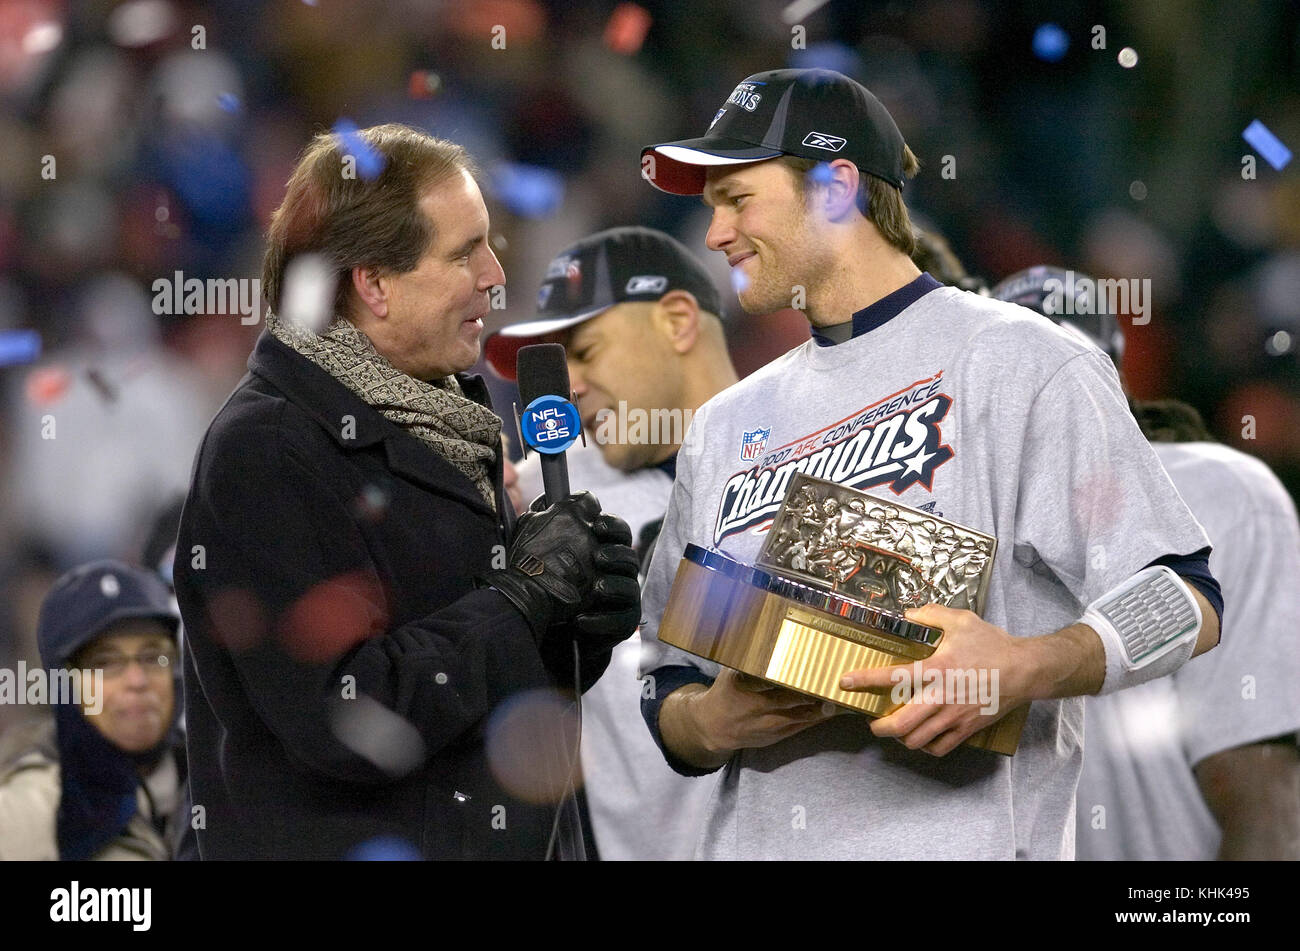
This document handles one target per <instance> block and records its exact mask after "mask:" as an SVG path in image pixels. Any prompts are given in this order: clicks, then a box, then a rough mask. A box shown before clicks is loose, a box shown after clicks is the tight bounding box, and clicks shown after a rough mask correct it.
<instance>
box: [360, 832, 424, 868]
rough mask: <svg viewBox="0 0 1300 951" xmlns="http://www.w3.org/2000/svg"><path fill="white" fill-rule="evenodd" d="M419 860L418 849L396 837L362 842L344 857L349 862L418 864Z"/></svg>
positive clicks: (383, 837)
mask: <svg viewBox="0 0 1300 951" xmlns="http://www.w3.org/2000/svg"><path fill="white" fill-rule="evenodd" d="M420 859H421V856H420V850H419V849H417V848H416V847H415V846H413V845H412V844H411V843H410V842H407V841H406V840H405V839H399V838H397V837H396V836H380V837H379V838H377V839H370V840H369V841H366V842H362V843H361V844H360V845H358V846H357V847H356V848H354V849H353V850H352V851H351V852H349V853H348V854H347V856H346V861H349V862H418V861H420Z"/></svg>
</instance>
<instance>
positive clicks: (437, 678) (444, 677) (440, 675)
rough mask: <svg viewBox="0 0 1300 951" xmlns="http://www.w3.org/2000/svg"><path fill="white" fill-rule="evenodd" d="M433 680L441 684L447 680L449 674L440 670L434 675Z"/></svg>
mask: <svg viewBox="0 0 1300 951" xmlns="http://www.w3.org/2000/svg"><path fill="white" fill-rule="evenodd" d="M433 682H434V683H436V684H438V685H439V686H441V685H442V684H445V683H446V682H447V675H446V674H444V673H443V672H442V671H438V672H437V673H436V674H434V675H433Z"/></svg>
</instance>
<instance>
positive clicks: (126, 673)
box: [122, 657, 149, 690]
mask: <svg viewBox="0 0 1300 951" xmlns="http://www.w3.org/2000/svg"><path fill="white" fill-rule="evenodd" d="M122 683H123V684H125V685H126V686H128V687H130V688H132V689H133V690H143V689H144V688H146V687H148V686H149V674H148V672H147V671H146V670H145V669H144V662H143V661H141V660H140V658H138V657H132V658H131V659H130V660H128V661H127V662H126V669H125V670H123V671H122Z"/></svg>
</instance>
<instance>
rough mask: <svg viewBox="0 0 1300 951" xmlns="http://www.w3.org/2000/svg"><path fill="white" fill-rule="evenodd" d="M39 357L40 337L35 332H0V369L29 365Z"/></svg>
mask: <svg viewBox="0 0 1300 951" xmlns="http://www.w3.org/2000/svg"><path fill="white" fill-rule="evenodd" d="M40 355H41V335H40V334H38V333H37V332H36V331H35V330H0V367H8V366H16V365H17V364H20V363H31V362H32V361H33V360H35V359H36V358H37V357H39V356H40Z"/></svg>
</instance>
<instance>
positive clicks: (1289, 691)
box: [993, 265, 1300, 861]
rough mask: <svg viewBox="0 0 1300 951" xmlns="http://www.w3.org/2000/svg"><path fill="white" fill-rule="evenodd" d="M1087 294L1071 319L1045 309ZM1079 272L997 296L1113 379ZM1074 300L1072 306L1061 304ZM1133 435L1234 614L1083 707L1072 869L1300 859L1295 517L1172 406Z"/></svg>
mask: <svg viewBox="0 0 1300 951" xmlns="http://www.w3.org/2000/svg"><path fill="white" fill-rule="evenodd" d="M1065 287H1074V288H1077V289H1078V290H1079V291H1080V292H1081V293H1080V294H1079V299H1078V300H1072V301H1071V306H1070V307H1069V308H1068V311H1069V312H1068V313H1064V312H1063V308H1061V307H1059V306H1056V304H1057V303H1060V301H1056V302H1052V303H1049V302H1050V301H1052V295H1053V293H1057V294H1058V295H1059V293H1060V292H1061V291H1062V290H1063V289H1064V288H1065ZM1095 287H1096V283H1095V282H1094V281H1093V280H1092V279H1091V278H1089V277H1087V276H1086V275H1078V274H1075V273H1074V272H1066V271H1062V270H1061V269H1060V268H1054V267H1047V266H1043V265H1040V266H1037V267H1032V268H1026V269H1025V270H1023V271H1020V272H1018V273H1016V274H1013V275H1011V276H1010V277H1008V278H1006V279H1005V280H1003V281H1002V282H1001V283H999V284H998V285H997V286H996V287H995V288H993V296H995V297H997V298H998V299H1000V300H1006V301H1011V302H1012V303H1016V304H1022V305H1023V306H1025V307H1030V308H1032V309H1034V310H1037V311H1039V312H1040V313H1043V314H1044V315H1045V316H1049V317H1050V318H1051V319H1052V320H1054V321H1055V322H1057V323H1059V324H1062V325H1063V326H1065V327H1067V328H1068V329H1071V330H1074V331H1077V332H1079V333H1081V334H1083V335H1084V336H1085V337H1086V338H1087V339H1088V340H1090V341H1092V342H1093V343H1095V344H1096V345H1097V346H1098V347H1099V348H1100V349H1101V350H1102V351H1103V352H1104V353H1106V355H1107V356H1109V357H1110V358H1111V360H1113V361H1114V363H1115V366H1116V368H1117V369H1119V368H1122V360H1121V356H1122V354H1123V344H1124V337H1123V333H1122V331H1121V329H1120V324H1119V321H1118V320H1117V319H1116V316H1115V315H1114V314H1112V313H1110V312H1109V310H1108V308H1107V306H1106V304H1105V302H1104V301H1102V300H1101V298H1100V297H1099V296H1097V295H1095V294H1088V293H1087V291H1088V290H1091V289H1094V288H1095ZM1071 296H1074V295H1071ZM1129 402H1130V405H1131V407H1132V408H1133V412H1134V415H1135V416H1136V417H1137V420H1138V425H1139V426H1140V427H1141V429H1142V432H1143V434H1144V435H1146V437H1147V438H1148V439H1149V440H1150V441H1151V443H1152V448H1154V449H1155V451H1156V455H1157V456H1159V457H1160V461H1161V463H1163V464H1164V467H1165V471H1166V472H1168V473H1169V478H1170V479H1171V480H1173V483H1174V485H1175V487H1177V489H1178V494H1179V495H1181V496H1182V497H1183V500H1184V501H1185V502H1186V503H1187V505H1188V507H1190V508H1191V510H1192V512H1193V513H1194V514H1195V515H1196V518H1197V519H1198V520H1199V521H1200V523H1201V524H1202V525H1204V526H1205V531H1206V533H1207V534H1208V535H1209V536H1210V540H1211V541H1212V542H1213V543H1214V553H1213V555H1211V557H1210V565H1211V567H1212V568H1213V570H1214V573H1215V576H1216V577H1217V578H1219V579H1220V580H1221V581H1222V584H1223V593H1224V597H1225V599H1226V601H1227V603H1228V604H1229V605H1230V606H1231V607H1230V611H1229V614H1228V620H1227V625H1228V627H1229V628H1230V630H1229V631H1228V633H1227V634H1226V635H1225V637H1224V640H1223V644H1222V645H1221V646H1220V647H1219V649H1217V650H1215V651H1213V652H1211V653H1210V654H1209V655H1207V656H1205V657H1198V658H1196V659H1195V660H1193V661H1191V662H1189V663H1188V664H1186V665H1184V666H1183V667H1182V668H1180V669H1179V670H1178V671H1176V672H1175V673H1174V674H1173V675H1172V676H1169V677H1162V678H1160V679H1159V680H1153V681H1151V682H1150V683H1145V684H1140V685H1138V686H1136V687H1132V688H1130V689H1128V690H1124V691H1121V692H1119V693H1117V694H1114V695H1113V696H1105V697H1090V698H1089V699H1088V701H1087V702H1086V703H1085V704H1084V711H1085V723H1086V730H1085V733H1086V735H1087V739H1088V742H1087V747H1086V750H1085V755H1084V758H1083V776H1082V777H1081V778H1080V780H1079V793H1078V799H1077V802H1078V816H1077V825H1076V828H1077V830H1078V831H1077V835H1078V857H1079V858H1081V859H1127V860H1134V859H1137V860H1144V859H1156V860H1197V861H1205V860H1209V859H1214V858H1219V859H1290V860H1292V861H1294V860H1296V859H1297V858H1300V752H1298V751H1297V748H1296V733H1297V731H1300V651H1298V650H1296V631H1297V630H1300V595H1297V593H1296V591H1295V587H1294V583H1293V582H1292V580H1291V579H1294V578H1297V577H1300V521H1297V518H1296V508H1295V503H1294V502H1292V501H1291V497H1290V496H1289V495H1288V494H1287V491H1286V488H1285V487H1284V486H1283V485H1282V483H1281V482H1280V481H1279V480H1278V478H1277V476H1275V475H1274V474H1273V473H1272V472H1271V471H1270V470H1269V468H1268V466H1266V465H1264V463H1262V462H1260V461H1259V460H1258V459H1255V458H1253V457H1251V456H1248V455H1246V454H1245V453H1243V452H1238V451H1237V450H1235V449H1232V448H1230V447H1228V446H1223V445H1219V444H1218V443H1216V442H1214V440H1213V439H1212V438H1211V436H1210V434H1209V432H1208V431H1207V430H1206V428H1205V425H1204V423H1202V422H1201V419H1200V415H1199V414H1198V413H1197V412H1196V410H1195V409H1193V408H1192V407H1190V406H1187V405H1186V404H1183V403H1179V402H1177V401H1175V400H1159V401H1155V402H1147V401H1139V400H1134V399H1132V398H1131V397H1130V400H1129Z"/></svg>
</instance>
